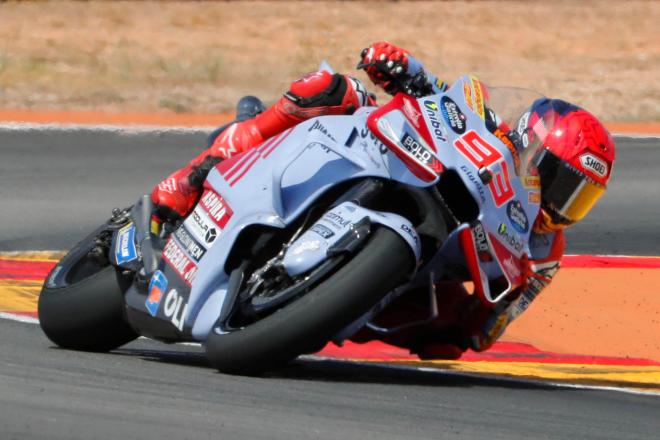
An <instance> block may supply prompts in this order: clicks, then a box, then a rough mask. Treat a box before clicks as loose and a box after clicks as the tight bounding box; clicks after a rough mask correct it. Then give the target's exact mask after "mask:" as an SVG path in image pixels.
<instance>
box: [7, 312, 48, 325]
mask: <svg viewBox="0 0 660 440" xmlns="http://www.w3.org/2000/svg"><path fill="white" fill-rule="evenodd" d="M0 319H8V320H10V321H18V322H24V323H27V324H39V320H38V319H37V318H33V317H31V316H25V315H15V314H13V313H7V312H0Z"/></svg>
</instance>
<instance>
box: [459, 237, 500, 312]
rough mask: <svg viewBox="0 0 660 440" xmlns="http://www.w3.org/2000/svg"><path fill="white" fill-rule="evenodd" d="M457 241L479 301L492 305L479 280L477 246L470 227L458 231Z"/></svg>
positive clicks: (479, 270)
mask: <svg viewBox="0 0 660 440" xmlns="http://www.w3.org/2000/svg"><path fill="white" fill-rule="evenodd" d="M458 241H459V243H460V244H461V249H463V257H464V258H465V263H466V264H467V267H468V271H469V272H470V277H472V282H473V283H474V291H475V293H476V294H477V296H478V297H479V299H480V300H481V302H482V303H483V304H484V305H485V306H488V307H493V306H494V305H495V304H493V303H492V302H491V301H490V300H489V299H488V298H487V297H486V292H485V291H484V285H483V283H482V280H481V269H480V268H479V257H478V255H477V248H476V247H475V245H474V238H473V237H472V229H470V228H465V229H463V230H462V231H461V232H459V233H458Z"/></svg>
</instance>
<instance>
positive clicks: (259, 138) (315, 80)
mask: <svg viewBox="0 0 660 440" xmlns="http://www.w3.org/2000/svg"><path fill="white" fill-rule="evenodd" d="M250 104H256V103H255V102H252V103H250V102H247V103H245V107H246V109H245V110H246V111H245V112H241V110H243V108H239V109H238V110H239V113H243V114H248V115H249V114H250V109H249V107H250ZM367 104H369V105H374V104H375V102H374V101H373V99H372V98H371V97H370V96H369V95H368V94H367V92H366V89H365V88H364V86H363V85H362V83H361V82H360V81H358V80H356V79H354V78H351V77H348V76H345V75H340V74H331V73H329V72H327V71H319V72H314V73H310V74H308V75H306V76H304V77H302V78H300V79H299V80H297V81H294V82H293V83H292V84H291V87H290V88H289V91H288V92H286V93H285V94H284V96H283V97H282V98H280V100H279V101H277V102H276V103H275V104H274V105H272V106H271V107H270V108H268V109H267V110H265V111H263V112H261V113H258V114H257V115H256V116H254V117H253V118H251V119H246V120H243V121H241V120H238V119H239V118H237V122H234V123H232V124H230V125H229V126H228V127H227V128H226V129H225V130H224V131H222V133H220V134H219V135H218V136H217V138H216V139H215V141H214V142H213V144H212V145H211V147H210V148H208V149H207V150H205V151H203V152H202V153H201V154H200V155H199V156H197V157H196V158H194V159H193V160H192V161H191V162H190V163H189V164H188V165H187V166H185V167H184V168H182V169H180V170H178V171H175V172H174V173H173V174H171V175H170V176H169V177H168V178H167V179H165V180H164V181H163V182H161V183H160V184H159V185H158V186H156V187H155V188H154V190H153V192H152V194H151V198H152V201H153V203H154V206H155V207H156V209H155V214H156V220H163V219H164V220H176V219H177V218H180V217H183V216H185V215H187V214H188V213H189V212H190V209H191V208H192V206H193V205H194V204H195V202H196V201H197V198H198V197H199V194H200V190H201V187H202V184H203V183H204V179H205V178H206V175H207V174H208V173H209V171H210V170H211V169H213V167H214V166H215V165H217V164H218V163H219V162H220V161H221V160H223V159H226V158H228V157H231V156H233V155H236V154H239V153H243V152H245V151H247V150H249V149H250V148H253V147H255V146H257V145H259V144H260V143H262V142H263V141H264V140H265V139H268V138H270V137H272V136H275V135H276V134H279V133H281V132H283V131H284V130H286V129H288V128H291V127H293V126H294V125H296V124H298V123H300V122H302V121H304V120H306V119H309V118H312V117H315V116H321V115H341V114H351V113H353V112H354V111H355V110H356V109H357V108H358V107H360V106H363V105H367ZM252 107H253V108H252V112H254V109H255V108H258V106H256V107H255V106H254V105H253V106H252Z"/></svg>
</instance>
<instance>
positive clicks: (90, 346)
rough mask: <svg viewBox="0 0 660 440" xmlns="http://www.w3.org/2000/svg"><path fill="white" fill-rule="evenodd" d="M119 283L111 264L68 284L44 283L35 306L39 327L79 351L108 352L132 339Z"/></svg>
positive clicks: (56, 341) (55, 340)
mask: <svg viewBox="0 0 660 440" xmlns="http://www.w3.org/2000/svg"><path fill="white" fill-rule="evenodd" d="M47 279H48V278H47ZM120 286H121V284H120V280H119V278H118V274H117V271H116V269H115V268H114V266H107V267H105V268H103V269H101V270H100V271H99V272H96V273H94V274H93V275H90V276H89V277H86V278H84V279H82V280H80V281H78V282H76V283H73V284H70V285H66V286H62V287H46V286H44V287H43V289H42V291H41V295H40V296H39V307H38V313H39V324H40V325H41V328H42V330H43V331H44V333H45V334H46V336H48V338H49V339H50V340H51V341H53V342H54V343H55V344H56V345H58V346H60V347H62V348H68V349H73V350H83V351H96V352H105V351H110V350H112V349H115V348H117V347H119V346H121V345H124V344H126V343H128V342H130V341H132V340H134V339H136V338H137V337H138V335H137V334H136V333H135V332H134V331H133V329H132V328H131V327H130V326H129V325H128V324H127V323H126V321H125V319H124V298H123V293H122V289H121V287H120Z"/></svg>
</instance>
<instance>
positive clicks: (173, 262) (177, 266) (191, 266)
mask: <svg viewBox="0 0 660 440" xmlns="http://www.w3.org/2000/svg"><path fill="white" fill-rule="evenodd" d="M163 259H164V260H165V262H167V264H168V265H169V266H170V267H172V269H174V270H175V271H176V272H177V273H178V274H179V276H180V277H181V278H183V280H184V281H185V282H186V284H188V285H191V284H192V283H193V281H194V280H195V276H196V275H197V266H196V265H195V263H194V262H192V261H190V259H189V258H188V255H187V253H186V252H185V251H184V250H183V249H181V248H180V247H179V245H178V244H177V243H176V241H174V240H172V239H170V240H169V241H168V242H167V244H166V245H165V249H163Z"/></svg>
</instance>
